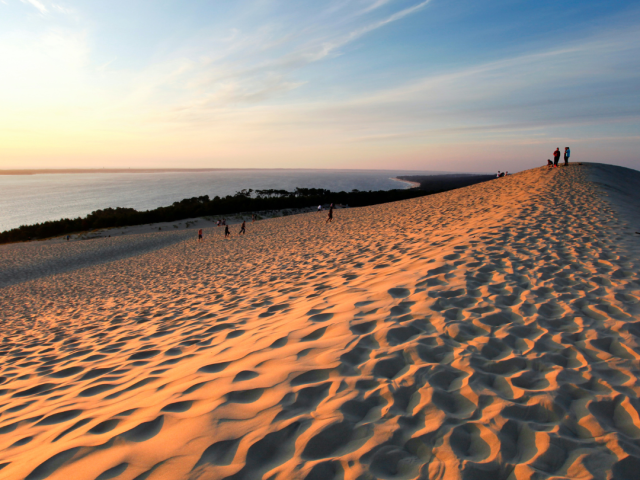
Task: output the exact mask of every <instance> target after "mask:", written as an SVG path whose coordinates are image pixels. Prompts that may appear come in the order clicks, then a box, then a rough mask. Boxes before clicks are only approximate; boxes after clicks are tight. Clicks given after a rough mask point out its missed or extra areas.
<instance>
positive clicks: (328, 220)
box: [324, 203, 333, 223]
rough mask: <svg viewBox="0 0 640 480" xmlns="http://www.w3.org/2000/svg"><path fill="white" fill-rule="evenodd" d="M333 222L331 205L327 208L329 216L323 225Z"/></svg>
mask: <svg viewBox="0 0 640 480" xmlns="http://www.w3.org/2000/svg"><path fill="white" fill-rule="evenodd" d="M332 221H333V203H332V204H331V206H330V207H329V214H328V215H327V221H326V222H324V223H329V222H332Z"/></svg>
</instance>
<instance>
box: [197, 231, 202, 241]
mask: <svg viewBox="0 0 640 480" xmlns="http://www.w3.org/2000/svg"><path fill="white" fill-rule="evenodd" d="M198 241H199V242H201V241H202V229H200V230H198Z"/></svg>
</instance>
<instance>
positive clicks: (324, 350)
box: [0, 165, 640, 480]
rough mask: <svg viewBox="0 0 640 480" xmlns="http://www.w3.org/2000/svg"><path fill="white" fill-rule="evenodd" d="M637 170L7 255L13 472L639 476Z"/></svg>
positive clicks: (4, 297)
mask: <svg viewBox="0 0 640 480" xmlns="http://www.w3.org/2000/svg"><path fill="white" fill-rule="evenodd" d="M634 175H635V177H634ZM638 176H640V174H639V173H638V172H635V171H631V170H626V169H620V168H618V167H609V166H603V165H596V166H588V165H584V166H577V165H573V166H571V167H569V168H566V169H565V168H561V169H555V170H551V171H548V170H546V168H544V169H535V170H529V171H526V172H523V173H520V174H516V175H513V176H510V177H507V178H501V179H496V180H493V181H490V182H487V183H483V184H479V185H475V186H471V187H467V188H464V189H460V190H456V191H452V192H447V193H443V194H438V195H433V196H429V197H424V198H421V199H415V200H409V201H404V202H397V203H393V204H386V205H379V206H374V207H367V208H359V209H348V210H341V211H338V212H336V215H335V220H334V222H333V224H330V225H326V224H325V222H324V220H325V214H319V213H312V214H305V215H297V216H292V217H285V218H278V219H272V220H265V221H260V222H257V223H255V224H248V228H247V230H248V233H247V235H246V236H245V237H238V236H237V235H234V236H233V237H232V238H231V240H228V241H225V240H224V239H223V238H222V230H221V229H216V228H211V229H207V230H205V241H204V242H203V243H201V244H198V243H197V242H196V241H195V240H194V239H193V238H191V237H187V236H186V235H187V233H186V232H170V233H154V234H145V235H140V236H135V235H132V236H126V237H121V238H109V239H96V240H91V241H88V242H75V243H69V244H66V243H63V244H41V243H32V244H24V245H13V246H4V247H2V248H0V282H4V283H2V284H3V285H6V286H4V288H2V289H0V293H1V295H0V315H1V317H2V330H1V333H2V343H1V344H0V354H1V355H2V358H3V362H2V371H1V372H0V381H1V384H0V412H1V413H0V478H3V479H5V478H6V479H22V478H27V479H29V480H32V479H45V478H46V479H52V480H53V479H89V480H93V479H100V480H105V479H110V478H118V479H138V480H142V479H150V480H152V479H182V478H203V479H223V478H228V479H251V480H253V479H298V478H300V479H309V480H312V479H317V480H323V479H329V480H330V479H345V480H351V479H361V480H365V479H417V478H420V479H427V478H428V479H440V478H442V479H458V478H461V479H474V480H475V479H480V480H482V479H490V480H499V479H507V478H512V479H544V478H557V477H569V478H584V479H587V478H611V477H613V478H616V479H636V478H638V475H640V473H639V472H640V416H639V414H640V400H639V399H638V395H639V394H640V385H639V384H638V380H637V375H638V372H639V370H640V363H639V359H640V318H639V316H640V303H639V297H640V271H639V269H638V265H639V264H640V250H639V249H638V244H640V235H638V236H637V237H638V238H635V237H634V235H635V234H634V232H635V231H640V218H638V216H637V213H634V212H637V211H638V210H634V209H629V208H627V209H626V210H625V208H624V205H629V204H630V203H629V202H630V201H633V202H638V199H639V198H640V194H639V193H637V192H635V189H637V186H638V185H640V182H639V181H638ZM594 180H596V181H597V182H598V183H594ZM634 185H635V187H634ZM607 194H608V196H607ZM635 204H637V203H635ZM635 204H634V205H635ZM634 215H635V217H634ZM634 220H635V221H637V223H636V224H635V225H634V224H630V223H629V222H631V221H634ZM235 230H236V229H233V232H234V234H235ZM189 233H191V234H192V233H193V232H189Z"/></svg>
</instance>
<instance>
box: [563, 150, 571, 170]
mask: <svg viewBox="0 0 640 480" xmlns="http://www.w3.org/2000/svg"><path fill="white" fill-rule="evenodd" d="M570 156H571V150H569V147H564V166H565V167H568V166H569V157H570Z"/></svg>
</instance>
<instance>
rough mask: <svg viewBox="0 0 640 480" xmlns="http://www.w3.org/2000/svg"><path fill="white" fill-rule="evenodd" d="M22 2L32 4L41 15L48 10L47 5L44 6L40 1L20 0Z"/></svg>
mask: <svg viewBox="0 0 640 480" xmlns="http://www.w3.org/2000/svg"><path fill="white" fill-rule="evenodd" d="M22 3H26V4H29V5H31V6H33V7H34V8H36V9H38V11H39V12H40V13H41V14H43V15H44V14H45V13H47V12H48V11H49V10H48V9H47V7H45V6H44V4H43V3H42V2H39V1H38V0H22Z"/></svg>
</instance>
